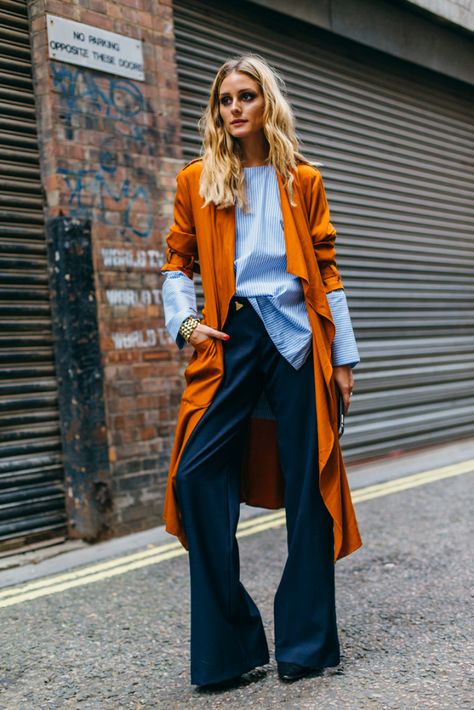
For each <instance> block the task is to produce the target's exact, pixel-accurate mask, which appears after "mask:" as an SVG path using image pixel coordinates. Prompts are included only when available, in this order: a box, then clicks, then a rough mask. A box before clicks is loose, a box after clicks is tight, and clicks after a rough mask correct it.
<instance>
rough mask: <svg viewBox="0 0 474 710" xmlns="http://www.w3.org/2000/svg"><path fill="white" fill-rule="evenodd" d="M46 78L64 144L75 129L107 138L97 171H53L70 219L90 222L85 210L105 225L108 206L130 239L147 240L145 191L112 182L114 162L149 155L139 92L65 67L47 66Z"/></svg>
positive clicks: (126, 180)
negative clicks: (56, 98)
mask: <svg viewBox="0 0 474 710" xmlns="http://www.w3.org/2000/svg"><path fill="white" fill-rule="evenodd" d="M52 76H53V83H54V86H55V88H56V89H57V90H58V91H59V94H60V96H61V100H62V103H63V107H64V108H63V111H62V113H61V118H62V120H63V122H64V126H65V135H66V138H67V139H68V140H73V139H74V132H75V130H77V129H79V128H82V129H84V128H86V129H87V128H97V127H99V128H100V129H101V130H103V131H104V132H105V131H107V133H108V135H107V137H106V138H105V139H103V140H102V141H101V144H100V146H99V168H98V169H92V170H91V169H79V170H75V169H68V168H60V169H59V170H58V173H59V174H60V175H62V177H63V179H64V181H65V183H66V187H67V189H68V191H69V210H70V215H71V216H73V217H85V216H90V214H91V210H92V209H96V210H97V213H98V214H99V218H100V220H101V222H103V223H104V224H111V223H112V222H111V221H110V218H109V215H110V209H109V206H108V205H110V201H112V205H114V204H115V205H117V206H121V210H120V214H121V219H122V225H123V227H124V228H125V229H127V230H130V231H131V233H132V234H133V235H134V236H137V237H142V238H146V237H149V236H150V235H151V233H152V229H153V213H152V209H151V200H150V196H149V192H148V190H147V188H146V187H144V186H143V185H135V184H134V181H133V180H132V179H131V178H130V177H129V176H127V175H126V176H125V177H121V178H118V177H117V175H118V168H119V163H120V160H119V158H121V159H122V162H123V163H124V164H125V165H129V166H130V153H131V152H138V153H142V152H150V151H153V150H154V145H155V136H154V135H150V133H153V131H152V129H150V128H149V127H148V126H147V113H146V102H145V98H144V96H143V93H142V91H141V89H140V88H139V87H138V86H136V85H135V84H134V83H133V82H132V81H130V80H128V79H119V78H116V77H108V76H106V77H104V76H103V75H98V74H95V73H94V72H91V71H89V70H86V69H81V68H77V67H71V66H68V65H65V64H58V63H53V64H52ZM147 138H151V140H147ZM124 141H125V142H126V147H124ZM130 142H132V144H130ZM122 175H123V172H122ZM97 213H96V214H97Z"/></svg>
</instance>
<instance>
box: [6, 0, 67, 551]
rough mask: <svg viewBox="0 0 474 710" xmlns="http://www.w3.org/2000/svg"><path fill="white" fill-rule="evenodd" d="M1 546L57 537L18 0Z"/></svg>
mask: <svg viewBox="0 0 474 710" xmlns="http://www.w3.org/2000/svg"><path fill="white" fill-rule="evenodd" d="M0 173H1V178H0V211H1V225H0V271H1V278H0V552H4V551H8V550H9V549H11V548H13V547H18V546H19V545H22V544H24V543H27V542H28V543H31V542H33V541H36V542H38V541H39V540H44V539H45V538H49V539H50V538H53V537H54V538H58V537H64V534H65V530H66V525H65V503H64V490H63V469H62V465H61V447H60V436H59V424H58V407H57V382H56V376H55V369H54V360H53V344H52V334H51V315H50V304H49V288H48V271H47V259H46V242H45V234H44V224H43V200H42V192H41V182H40V173H39V164H38V140H37V134H36V120H35V107H34V97H33V86H32V79H31V52H30V43H29V34H28V19H27V11H26V2H15V1H14V0H0Z"/></svg>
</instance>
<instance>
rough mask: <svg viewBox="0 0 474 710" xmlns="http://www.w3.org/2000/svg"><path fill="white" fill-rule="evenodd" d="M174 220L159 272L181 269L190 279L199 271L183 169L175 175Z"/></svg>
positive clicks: (191, 212)
mask: <svg viewBox="0 0 474 710" xmlns="http://www.w3.org/2000/svg"><path fill="white" fill-rule="evenodd" d="M176 182H177V188H176V195H175V199H174V213H173V215H174V222H173V225H172V226H171V228H170V231H169V233H168V236H167V238H166V244H167V250H166V262H165V264H163V266H162V267H161V272H162V273H164V272H166V271H182V272H183V274H186V276H188V277H189V278H190V279H192V278H193V275H194V272H195V271H199V264H198V250H197V240H196V229H195V227H194V218H193V209H192V202H191V195H190V190H189V185H188V181H187V180H186V176H185V174H184V173H183V171H181V172H179V173H178V175H177V177H176Z"/></svg>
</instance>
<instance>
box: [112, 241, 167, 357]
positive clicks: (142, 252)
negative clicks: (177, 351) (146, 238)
mask: <svg viewBox="0 0 474 710" xmlns="http://www.w3.org/2000/svg"><path fill="white" fill-rule="evenodd" d="M100 254H101V258H102V266H103V267H104V268H105V269H106V270H107V271H114V270H115V271H119V272H121V273H123V272H124V270H126V272H127V273H130V272H136V271H146V272H152V273H153V272H154V273H159V271H160V267H161V265H162V264H163V253H162V252H161V251H159V250H157V249H123V248H120V249H117V248H110V247H103V248H102V249H101V250H100ZM105 299H106V302H107V305H108V306H110V307H111V308H113V309H117V308H121V309H123V308H124V307H125V308H135V309H136V308H140V307H146V306H161V304H162V298H161V289H158V288H106V289H105ZM111 338H112V342H113V344H114V348H115V350H135V349H143V348H156V347H157V346H163V345H170V344H171V343H172V340H171V338H170V336H169V335H168V331H167V330H166V329H165V328H144V329H142V330H132V331H123V330H120V331H114V332H112V333H111Z"/></svg>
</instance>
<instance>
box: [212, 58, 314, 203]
mask: <svg viewBox="0 0 474 710" xmlns="http://www.w3.org/2000/svg"><path fill="white" fill-rule="evenodd" d="M232 72H242V73H243V74H247V75H248V76H250V77H251V78H252V79H253V80H254V81H255V82H256V83H257V84H258V86H259V87H260V90H261V92H262V94H263V97H264V111H263V131H264V135H265V138H266V140H267V142H268V147H269V150H268V159H267V163H268V165H273V167H274V168H275V169H276V170H277V171H278V172H279V173H280V175H281V177H282V179H283V184H284V186H285V188H286V190H287V193H288V197H289V199H290V203H291V204H294V202H293V182H294V177H293V173H292V170H293V169H294V168H295V167H296V164H297V161H300V162H304V163H308V162H309V161H307V160H306V159H305V158H304V157H303V156H302V155H301V154H300V153H299V146H298V140H297V138H296V133H295V127H294V118H293V111H292V110H291V107H290V105H289V103H288V101H287V100H286V98H285V96H284V92H285V85H284V82H283V79H281V77H280V76H279V75H278V73H277V72H276V71H275V70H274V69H273V68H272V67H270V66H269V64H267V62H266V61H265V60H264V59H263V58H262V57H260V56H259V55H257V54H244V55H242V56H240V57H235V58H232V59H228V60H227V61H226V62H225V63H224V64H223V65H222V66H221V67H220V69H219V71H218V72H217V74H216V77H215V79H214V81H213V83H212V86H211V91H210V96H209V102H208V104H207V106H206V108H205V110H204V112H203V114H202V116H201V119H200V121H199V128H200V131H201V134H202V151H201V155H202V159H203V169H202V173H201V183H200V195H201V197H203V199H204V204H205V205H207V204H209V203H214V204H215V205H216V206H217V207H219V208H223V207H230V206H232V205H234V204H237V205H238V206H239V207H241V208H243V209H244V210H247V201H246V197H245V181H244V170H243V167H242V162H241V157H242V153H241V148H240V145H239V141H238V140H237V139H235V138H234V137H233V136H231V135H230V133H228V132H227V131H226V130H225V128H224V123H223V121H222V118H221V116H220V112H219V91H220V87H221V84H222V82H223V81H224V79H225V78H226V77H227V76H229V74H232Z"/></svg>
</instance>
